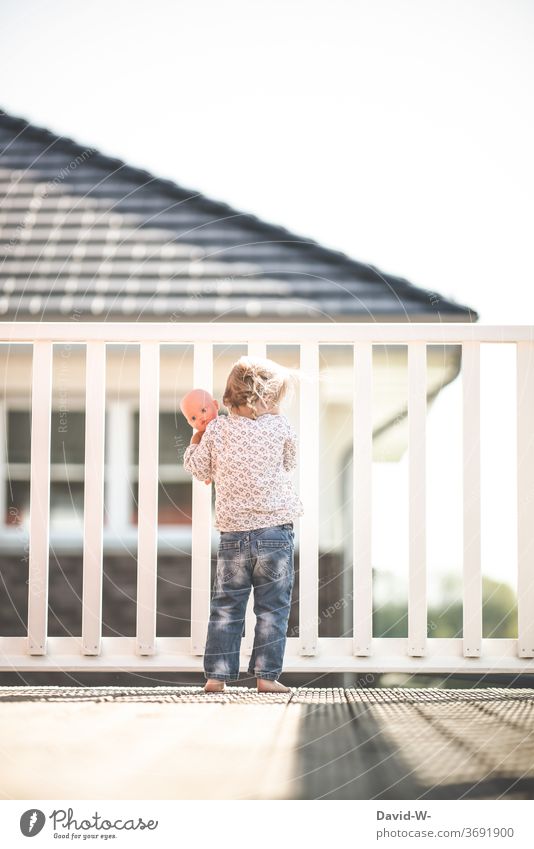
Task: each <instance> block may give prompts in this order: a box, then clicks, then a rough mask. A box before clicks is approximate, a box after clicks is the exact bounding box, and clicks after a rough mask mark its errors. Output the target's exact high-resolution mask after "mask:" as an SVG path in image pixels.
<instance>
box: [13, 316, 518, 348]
mask: <svg viewBox="0 0 534 849" xmlns="http://www.w3.org/2000/svg"><path fill="white" fill-rule="evenodd" d="M296 326H298V340H297V341H298V342H301V341H302V342H317V343H319V344H323V343H324V344H328V343H335V344H337V345H339V344H343V343H345V342H346V343H348V344H350V343H353V342H356V341H362V342H373V343H376V344H380V343H382V342H387V343H406V342H415V341H420V342H428V343H430V344H432V343H436V344H440V343H444V344H454V343H461V342H464V341H469V340H471V341H474V342H493V343H495V342H503V343H505V342H508V343H510V342H531V341H534V325H529V324H509V325H494V324H488V325H484V324H472V323H471V322H443V323H437V322H436V323H433V322H424V323H423V322H421V323H417V322H416V323H413V324H410V323H407V322H382V323H380V322H336V323H322V322H283V323H276V322H187V321H184V322H167V321H160V322H146V323H139V322H128V321H125V322H105V321H98V322H96V321H95V322H93V321H86V322H84V321H81V320H69V319H68V318H66V319H65V321H63V322H61V321H49V322H46V321H44V322H41V321H21V322H16V321H0V342H1V343H6V342H16V343H22V342H27V343H32V342H36V341H52V342H79V343H84V342H90V341H103V342H110V343H121V342H124V343H128V342H129V343H139V342H162V343H169V344H172V343H174V344H176V343H189V344H192V343H194V342H212V343H213V344H217V343H220V342H228V341H232V342H234V343H235V344H246V343H247V342H248V341H249V338H250V333H251V329H252V330H253V334H254V338H255V339H261V340H262V341H263V342H266V343H270V342H272V343H280V342H286V343H288V344H291V343H293V344H295V341H296V340H295V327H296Z"/></svg>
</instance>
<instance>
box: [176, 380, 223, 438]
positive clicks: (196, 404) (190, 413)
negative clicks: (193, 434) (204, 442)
mask: <svg viewBox="0 0 534 849" xmlns="http://www.w3.org/2000/svg"><path fill="white" fill-rule="evenodd" d="M180 410H181V411H182V413H183V414H184V416H185V417H186V419H187V421H188V423H189V424H190V425H191V427H194V428H195V430H200V431H205V430H206V427H207V426H208V424H209V423H210V422H211V420H212V419H214V418H216V417H217V414H218V411H219V402H218V401H215V399H214V398H212V396H211V395H210V393H209V392H206V390H205V389H192V390H191V392H188V393H187V395H184V397H183V398H182V400H181V401H180Z"/></svg>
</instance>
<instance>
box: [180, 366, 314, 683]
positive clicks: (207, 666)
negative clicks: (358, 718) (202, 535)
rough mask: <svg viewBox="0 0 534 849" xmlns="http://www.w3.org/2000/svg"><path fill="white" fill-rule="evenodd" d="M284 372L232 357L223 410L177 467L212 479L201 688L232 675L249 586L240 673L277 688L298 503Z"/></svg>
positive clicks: (293, 436) (236, 672) (236, 671)
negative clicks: (251, 625)
mask: <svg viewBox="0 0 534 849" xmlns="http://www.w3.org/2000/svg"><path fill="white" fill-rule="evenodd" d="M290 379H291V374H290V372H289V371H288V370H286V369H284V368H283V367H282V366H280V365H278V364H277V363H275V362H273V361H272V360H268V359H257V358H251V357H241V359H239V360H238V361H237V363H235V365H234V366H233V368H232V370H231V372H230V374H229V376H228V380H227V384H226V389H225V392H224V396H223V404H224V405H225V406H226V407H227V408H228V410H229V414H228V415H227V416H225V415H222V416H217V417H216V418H214V419H213V420H212V421H210V422H209V423H208V425H207V427H206V429H205V431H204V433H203V435H201V437H200V439H199V436H198V433H196V434H194V435H193V437H192V440H191V444H190V445H189V446H188V448H187V449H186V451H185V454H184V467H185V469H186V470H187V471H189V472H191V473H192V474H193V475H194V476H195V477H196V478H198V480H205V479H206V478H211V479H212V480H213V481H214V483H215V490H216V497H215V518H216V521H215V527H216V528H217V529H218V530H219V531H220V542H219V549H218V553H217V573H216V578H215V582H214V586H213V592H212V597H211V608H210V619H209V625H208V636H207V642H206V650H205V653H204V674H205V677H206V679H207V682H206V686H205V687H204V689H205V690H206V691H207V692H213V691H220V690H223V689H224V686H225V682H226V681H234V680H237V679H238V678H239V656H240V648H241V637H242V633H243V625H244V619H245V612H246V607H247V601H248V598H249V595H250V591H251V588H252V587H253V588H254V613H255V615H256V627H255V631H254V645H253V649H252V654H251V657H250V662H249V665H248V672H249V674H250V675H253V676H255V678H256V679H257V682H256V683H257V687H258V690H259V691H261V692H287V691H288V689H289V688H288V687H285V686H284V685H283V684H281V683H280V682H279V681H278V680H277V679H278V677H279V676H280V674H281V672H282V665H283V657H284V650H285V645H286V632H287V623H288V619H289V612H290V605H291V592H292V589H293V583H294V578H295V573H294V562H293V554H294V530H293V520H294V519H295V518H296V517H297V516H301V515H302V513H303V507H302V502H301V501H300V498H299V497H298V495H297V493H296V492H295V491H294V488H293V485H292V482H291V480H290V477H289V474H288V473H289V472H291V471H292V470H293V469H294V468H295V467H296V464H297V452H296V434H295V431H294V430H293V428H292V426H291V425H290V423H289V421H288V420H287V419H286V418H285V416H283V415H281V414H280V412H279V405H280V403H281V401H282V400H283V398H284V397H285V396H286V394H287V391H288V389H289V385H290Z"/></svg>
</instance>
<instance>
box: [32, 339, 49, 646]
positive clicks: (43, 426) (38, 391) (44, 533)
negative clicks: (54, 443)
mask: <svg viewBox="0 0 534 849" xmlns="http://www.w3.org/2000/svg"><path fill="white" fill-rule="evenodd" d="M52 353H53V349H52V342H48V341H42V342H34V345H33V362H32V425H31V468H30V548H29V588H28V653H29V654H46V636H47V626H48V546H49V528H50V525H49V521H50V430H51V421H50V419H51V411H52V361H53V359H52Z"/></svg>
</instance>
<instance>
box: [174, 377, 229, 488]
mask: <svg viewBox="0 0 534 849" xmlns="http://www.w3.org/2000/svg"><path fill="white" fill-rule="evenodd" d="M180 410H181V411H182V413H183V414H184V416H185V417H186V419H187V422H188V424H190V425H191V427H192V428H194V429H195V433H194V434H193V436H192V438H191V442H192V443H195V442H197V443H198V442H200V440H201V439H202V437H203V435H204V431H205V430H206V428H207V426H208V424H209V423H210V422H211V420H212V419H214V418H216V416H217V415H218V412H219V402H218V401H215V399H214V398H212V397H211V395H210V393H209V392H206V390H205V389H192V390H191V392H188V393H187V395H184V397H183V398H182V400H181V401H180ZM204 483H211V480H210V478H208V479H207V480H206V481H204Z"/></svg>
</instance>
